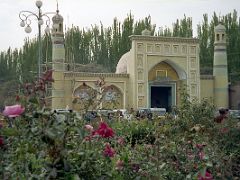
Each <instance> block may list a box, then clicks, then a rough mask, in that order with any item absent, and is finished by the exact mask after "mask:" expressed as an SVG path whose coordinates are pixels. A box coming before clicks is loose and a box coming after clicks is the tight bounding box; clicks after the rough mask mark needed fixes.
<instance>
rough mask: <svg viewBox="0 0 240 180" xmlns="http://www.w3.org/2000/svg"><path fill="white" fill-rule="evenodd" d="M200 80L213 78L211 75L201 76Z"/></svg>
mask: <svg viewBox="0 0 240 180" xmlns="http://www.w3.org/2000/svg"><path fill="white" fill-rule="evenodd" d="M200 79H201V80H207V79H214V76H212V75H201V76H200Z"/></svg>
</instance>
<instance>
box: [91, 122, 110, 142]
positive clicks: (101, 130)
mask: <svg viewBox="0 0 240 180" xmlns="http://www.w3.org/2000/svg"><path fill="white" fill-rule="evenodd" d="M92 135H100V136H101V137H103V138H109V137H113V136H114V132H113V130H112V128H110V127H109V126H108V125H107V123H105V122H101V124H100V125H99V127H98V129H97V130H96V131H93V133H92Z"/></svg>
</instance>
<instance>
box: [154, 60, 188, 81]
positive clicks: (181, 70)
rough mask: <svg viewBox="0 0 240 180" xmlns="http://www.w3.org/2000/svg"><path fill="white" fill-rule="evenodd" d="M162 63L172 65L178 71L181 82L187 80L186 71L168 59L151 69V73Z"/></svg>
mask: <svg viewBox="0 0 240 180" xmlns="http://www.w3.org/2000/svg"><path fill="white" fill-rule="evenodd" d="M160 63H167V64H168V65H170V66H171V67H172V68H173V69H174V70H175V71H176V73H177V75H178V78H179V80H185V79H187V73H186V72H185V70H184V69H183V68H182V67H180V66H179V65H178V64H177V63H175V62H173V61H172V60H170V59H166V60H163V61H160V62H158V63H156V64H154V65H152V66H151V68H149V72H150V71H151V70H152V69H153V68H154V67H155V66H157V65H158V64H160Z"/></svg>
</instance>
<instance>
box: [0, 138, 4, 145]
mask: <svg viewBox="0 0 240 180" xmlns="http://www.w3.org/2000/svg"><path fill="white" fill-rule="evenodd" d="M3 145H4V141H3V138H2V137H0V147H2V146H3Z"/></svg>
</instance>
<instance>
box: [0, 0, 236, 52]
mask: <svg viewBox="0 0 240 180" xmlns="http://www.w3.org/2000/svg"><path fill="white" fill-rule="evenodd" d="M42 1H43V6H42V11H43V13H44V12H49V11H50V12H53V11H55V10H56V0H42ZM0 8H1V10H0V22H1V26H0V51H4V50H6V49H7V48H8V47H9V46H11V47H12V48H15V47H17V48H19V47H21V46H22V45H23V42H24V38H26V37H34V36H37V23H36V21H35V20H33V21H32V29H33V31H32V33H31V34H26V33H25V31H24V29H23V28H21V27H20V25H19V23H20V19H19V16H18V14H19V12H20V11H21V10H29V11H33V12H37V8H36V6H35V0H0ZM234 9H236V10H237V12H238V13H240V0H59V10H60V14H61V15H62V16H63V17H64V24H65V25H66V26H67V27H68V26H71V25H72V24H73V25H75V26H80V27H91V25H92V24H97V25H99V22H100V21H101V22H102V23H103V25H104V26H105V27H107V26H110V25H112V22H113V18H114V17H117V18H118V19H119V20H120V21H121V22H122V21H123V19H124V18H125V17H126V16H127V14H129V12H130V11H131V13H132V14H133V15H134V18H135V20H138V19H142V18H144V17H146V16H148V15H151V17H152V22H153V23H154V24H156V26H157V28H158V27H161V26H162V27H165V26H167V27H172V23H173V22H175V21H176V19H177V18H182V17H183V16H184V14H186V16H187V17H188V16H190V17H192V18H193V29H194V31H196V28H197V24H198V23H200V22H201V21H202V15H203V14H204V13H208V14H209V16H210V17H211V16H212V14H213V12H214V11H215V12H216V13H217V14H218V15H225V14H226V13H229V12H232V11H233V10H234Z"/></svg>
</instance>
